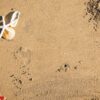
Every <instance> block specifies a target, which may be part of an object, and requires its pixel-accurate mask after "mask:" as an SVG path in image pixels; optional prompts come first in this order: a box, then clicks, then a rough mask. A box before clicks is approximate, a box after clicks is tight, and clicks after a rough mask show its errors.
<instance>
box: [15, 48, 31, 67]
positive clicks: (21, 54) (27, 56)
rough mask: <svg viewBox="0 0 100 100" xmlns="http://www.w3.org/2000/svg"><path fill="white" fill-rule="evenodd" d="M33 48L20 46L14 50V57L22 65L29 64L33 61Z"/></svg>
mask: <svg viewBox="0 0 100 100" xmlns="http://www.w3.org/2000/svg"><path fill="white" fill-rule="evenodd" d="M31 53H32V52H31V50H30V49H27V48H24V47H19V48H18V49H17V50H16V51H15V52H14V58H15V59H16V61H17V63H19V64H20V65H21V67H22V66H27V65H29V64H30V62H31Z"/></svg>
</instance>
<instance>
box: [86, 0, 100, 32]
mask: <svg viewBox="0 0 100 100" xmlns="http://www.w3.org/2000/svg"><path fill="white" fill-rule="evenodd" d="M85 6H86V15H89V20H88V21H89V22H91V21H92V23H93V28H94V30H95V31H96V30H97V27H98V23H99V21H100V0H89V1H88V2H85Z"/></svg>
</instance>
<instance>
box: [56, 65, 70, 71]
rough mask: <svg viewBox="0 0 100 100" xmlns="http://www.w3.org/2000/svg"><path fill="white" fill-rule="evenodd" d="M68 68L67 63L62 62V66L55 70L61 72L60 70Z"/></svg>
mask: <svg viewBox="0 0 100 100" xmlns="http://www.w3.org/2000/svg"><path fill="white" fill-rule="evenodd" d="M69 68H70V65H69V64H64V65H62V66H60V68H58V69H57V72H61V71H65V72H66V71H67V70H68V69H69Z"/></svg>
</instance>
